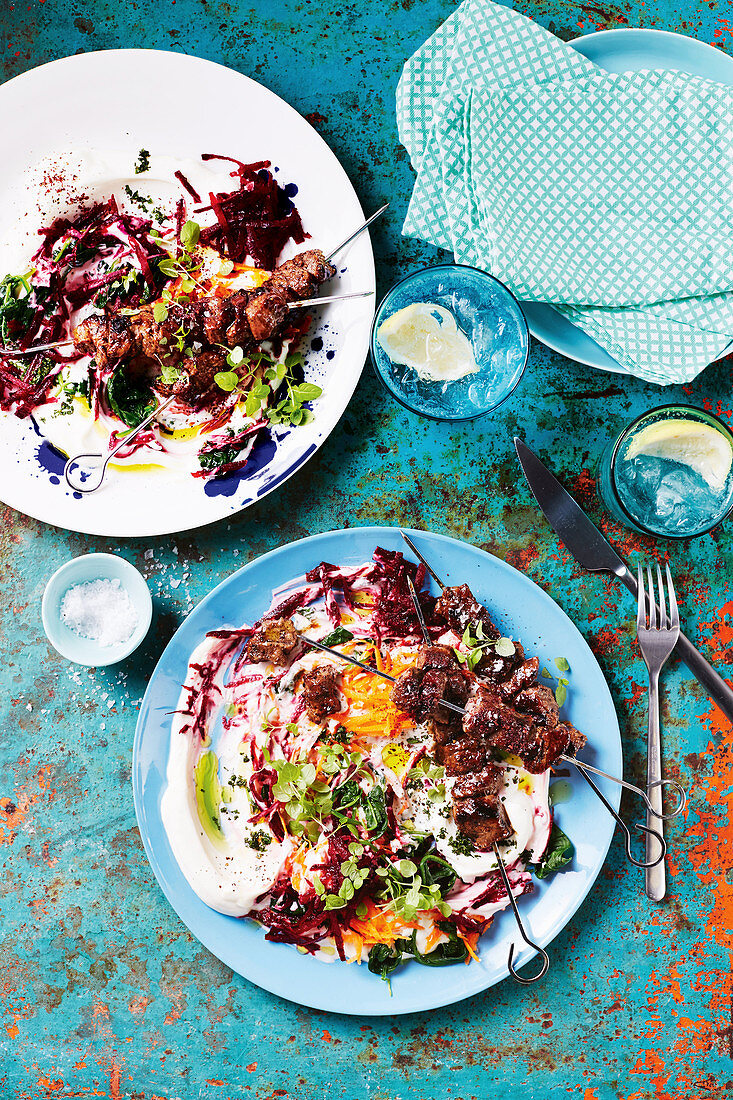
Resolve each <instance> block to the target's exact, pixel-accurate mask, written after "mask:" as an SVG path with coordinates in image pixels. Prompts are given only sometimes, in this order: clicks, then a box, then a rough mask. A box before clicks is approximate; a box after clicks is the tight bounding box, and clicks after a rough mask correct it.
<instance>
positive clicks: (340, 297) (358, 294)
mask: <svg viewBox="0 0 733 1100" xmlns="http://www.w3.org/2000/svg"><path fill="white" fill-rule="evenodd" d="M375 216H376V215H375ZM373 294H374V291H373V290H357V291H354V292H353V293H351V294H328V295H324V297H322V298H298V300H297V301H295V302H288V303H287V307H288V309H305V308H307V307H308V306H324V305H328V303H329V302H345V301H347V299H349V298H371V297H372V295H373ZM74 343H75V341H74V340H71V339H69V340H56V341H55V342H54V343H53V344H34V345H33V347H30V348H18V349H17V350H16V349H15V348H0V354H2V355H9V356H13V357H14V358H15V357H17V356H19V355H35V354H36V352H38V351H53V350H54V349H55V348H66V347H70V346H71V345H72V344H74Z"/></svg>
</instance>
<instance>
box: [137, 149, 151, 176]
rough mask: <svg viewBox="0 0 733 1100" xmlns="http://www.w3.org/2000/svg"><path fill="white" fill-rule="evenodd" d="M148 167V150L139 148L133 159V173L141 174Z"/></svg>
mask: <svg viewBox="0 0 733 1100" xmlns="http://www.w3.org/2000/svg"><path fill="white" fill-rule="evenodd" d="M149 168H150V150H149V149H141V150H140V152H139V153H138V155H137V160H136V161H135V175H136V176H141V175H142V173H143V172H147V171H148V169H149Z"/></svg>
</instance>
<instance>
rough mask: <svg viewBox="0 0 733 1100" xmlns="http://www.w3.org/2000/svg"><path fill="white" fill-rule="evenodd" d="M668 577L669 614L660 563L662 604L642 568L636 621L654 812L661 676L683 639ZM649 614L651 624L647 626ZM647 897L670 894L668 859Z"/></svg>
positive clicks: (654, 845)
mask: <svg viewBox="0 0 733 1100" xmlns="http://www.w3.org/2000/svg"><path fill="white" fill-rule="evenodd" d="M665 571H666V574H667V592H668V595H669V614H667V605H666V603H665V599H664V583H663V581H662V570H661V568H660V567H659V564H657V586H658V589H659V605H657V603H656V599H655V595H654V581H653V579H652V568H651V566H650V565H647V567H646V574H647V582H648V588H647V589H646V590H645V588H644V574H643V571H642V567H641V565H639V566H638V574H637V577H638V585H639V609H638V614H637V618H636V636H637V638H638V639H639V648H640V649H641V655H642V657H643V658H644V663H645V665H646V667H647V669H648V670H649V735H648V740H647V772H646V784H647V789H646V793H647V797H648V798H649V800H650V802H651V804H652V806H653V807H654V810H656V811H657V812H659V813H661V811H662V746H661V740H660V734H659V673H660V672H661V670H662V667H663V666H664V664H665V662H666V661H667V659H668V657H669V656H670V654H671V652H672V650H673V649H674V647H675V645H676V644H677V639H678V638H679V636H680V615H679V611H678V609H677V597H676V596H675V591H674V585H673V584H672V574H671V573H670V571H669V565H665ZM647 613H648V623H647ZM651 816H652V815H651V812H650V811H649V810H647V815H646V824H647V828H651V827H655V828H656V829H660V830H662V834H663V830H664V822H663V821H662V820H657V821H652V820H651ZM657 855H659V841H658V840H657V839H656V837H654V836H652V835H650V834H649V833H647V834H646V858H647V861H649V860H651V859H653V858H654V857H655V856H657ZM644 885H645V889H646V894H647V897H649V898H651V899H652V901H662V900H663V898H664V895H665V893H666V888H667V882H666V871H665V867H664V860H660V862H659V863H657V864H656V866H654V867H648V868H647V869H646V871H645V881H644Z"/></svg>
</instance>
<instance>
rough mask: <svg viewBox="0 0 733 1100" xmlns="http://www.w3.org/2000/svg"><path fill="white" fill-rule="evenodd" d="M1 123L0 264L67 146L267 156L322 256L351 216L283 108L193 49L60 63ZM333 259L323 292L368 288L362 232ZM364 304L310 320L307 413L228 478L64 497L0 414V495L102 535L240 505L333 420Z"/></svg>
mask: <svg viewBox="0 0 733 1100" xmlns="http://www.w3.org/2000/svg"><path fill="white" fill-rule="evenodd" d="M0 118H2V120H3V131H4V133H3V156H2V159H1V160H0V243H2V242H5V243H6V244H7V246H8V251H6V252H5V254H4V253H3V250H2V248H0V268H3V256H5V262H9V261H8V257H9V256H10V255H11V250H12V248H14V249H15V253H16V254H17V244H18V242H17V240H16V241H15V242H9V241H7V235H8V234H7V231H8V226H9V224H11V220H12V218H13V214H14V203H13V196H14V195H17V194H18V189H19V188H22V187H23V186H24V180H26V179H28V178H29V171H30V169H31V168H32V166H33V165H35V164H37V162H38V161H39V160H41V159H42V158H43V157H46V156H49V155H51V154H55V153H58V152H60V151H67V150H92V151H93V150H100V149H101V150H108V149H116V150H119V151H121V152H123V153H129V158H128V159H129V164H130V171H131V172H132V165H133V163H134V161H135V159H136V157H137V153H138V150H139V149H141V148H143V147H144V148H146V149H149V150H150V151H151V152H152V153H154V154H160V155H170V156H174V157H176V158H178V157H182V158H190V157H199V156H200V154H201V153H219V154H222V155H225V156H232V157H236V158H238V159H240V160H243V161H247V162H249V161H256V160H270V161H271V162H272V165H273V167H276V168H277V169H278V170H279V171H278V173H277V178H278V179H279V180H280V181H281V182H282V183H283V184H284V183H294V184H296V185H297V187H298V194H297V197H296V199H295V202H296V205H297V207H298V210H299V212H300V215H301V217H302V220H303V226H304V228H305V230H306V232H308V233H310V235H311V240H310V241H309V242H307V243H306V245H303V246H301V247H308V245H312V246H314V247H319V248H322V249H323V250H324V251H325V252H328V251H329V249H330V248H332V247H335V246H336V245H337V244H338V243H339V242H340V241H341V240H343V239H344V238H345V237H347V236H348V235H349V233H350V232H352V231H353V230H354V229H355V228H357V227H358V226H359V225H360V224H361V223H362V222H363V221H364V215H363V212H362V209H361V206H360V205H359V201H358V199H357V197H356V194H355V192H354V189H353V187H352V186H351V183H350V182H349V180H348V177H347V176H346V173H345V172H344V170H343V168H342V167H341V165H340V164H339V162H338V161H337V159H336V157H335V156H334V154H333V153H332V152H331V151H330V149H329V148H328V146H327V145H326V144H325V142H324V141H323V140H322V138H320V137H319V135H318V134H317V133H316V132H315V130H313V129H312V127H311V126H310V125H309V124H308V123H307V122H306V121H305V120H304V119H303V118H301V116H300V115H299V114H298V113H297V112H296V111H295V110H293V108H292V107H289V106H288V105H287V104H286V103H284V102H283V100H281V99H280V98H278V96H276V95H274V94H273V93H272V92H270V91H268V90H267V89H266V88H263V87H262V86H261V85H260V84H257V83H255V82H254V81H253V80H250V79H249V78H248V77H246V76H242V75H241V74H240V73H236V72H234V71H233V70H231V69H227V68H224V67H223V66H221V65H215V64H213V63H212V62H210V61H204V60H202V59H200V58H196V57H188V56H185V55H183V54H179V53H166V52H164V51H160V50H108V51H104V52H100V53H88V54H78V55H77V56H75V57H67V58H63V59H62V60H60V61H53V62H51V63H50V64H48V65H42V66H41V67H40V68H37V69H32V70H31V71H30V72H28V73H24V74H23V75H21V76H18V77H16V78H15V79H14V80H11V81H9V82H8V83H7V84H4V85H3V86H2V87H0ZM131 182H132V183H133V184H134V183H135V178H134V177H133V179H132V181H131ZM139 183H140V178H138V184H139ZM31 200H32V196H31V194H30V192H29V208H30V209H29V213H28V219H27V220H28V222H29V226H30V229H31V232H32V233H35V230H36V229H38V228H40V224H38V223H37V222H36V221H34V217H33V215H34V209H33V207H34V203H33V202H32V201H31ZM35 212H36V216H38V208H37V205H36V206H35ZM16 237H17V233H16ZM34 247H37V245H36V246H34ZM34 247H33V248H31V251H33V250H34ZM292 251H297V250H296V249H293V250H292ZM286 255H287V253H286ZM337 260H340V261H341V262H340V263H339V264H338V271H339V273H340V274H339V276H337V278H336V279H335V280H334V281H333V282H332V283H331V284H329V289H330V288H333V292H344V293H346V292H349V291H362V290H371V291H373V290H374V287H375V282H374V259H373V256H372V249H371V244H370V242H369V239H368V236H367V234H364V235H363V236H362V237H360V238H359V239H358V240H357V241H355V242H354V244H353V245H351V246H350V248H349V249H348V251H346V252H344V253H343V254H342V255H340V256H339V257H337ZM5 273H6V272H5V270H1V271H0V277H2V275H4V274H5ZM373 312H374V302H373V298H366V299H354V300H351V301H347V302H342V303H336V304H333V305H330V306H326V307H323V308H322V310H321V311H320V312H319V313H318V314H317V315H316V318H315V320H314V324H313V326H312V328H311V331H310V333H309V334H308V337H307V338H306V340H305V342H304V345H303V347H304V348H307V347H308V346H309V342H310V341H312V340H314V339H316V338H320V339H321V340H322V341H323V347H322V349H320V350H318V351H311V352H310V353H309V354H308V357H307V367H306V376H307V377H308V378H311V379H313V380H314V381H317V382H319V383H320V384H322V385H323V389H324V394H323V397H322V398H320V400H319V401H317V402H315V403H314V408H313V411H314V414H315V416H314V420H313V421H312V423H310V424H307V425H305V426H303V427H299V428H297V429H293V430H292V431H290V432H288V433H286V434H285V435H284V438H282V439H278V441H277V444H276V445H274V444H272V443H270V444H268V445H263V446H262V447H261V449H260V451H259V455H258V457H257V458H256V459H253V461H252V462H251V463H250V464H249V467H248V468H247V469H245V471H244V476H243V477H242V478H241V479H240V478H237V477H236V476H235V477H232V478H224V479H221V480H220V481H218V482H204V481H203V480H202V479H199V478H193V477H191V476H190V474H186V475H179V474H172V473H167V472H163V471H139V472H137V471H133V470H126V471H119V470H111V471H109V473H108V476H107V480H106V482H105V484H104V486H103V487H102V489H100V490H99V492H97V493H93V494H90V495H89V496H87V497H84V498H83V499H82V498H79V497H76V498H75V497H74V496H73V494H72V493H71V491H70V490H69V489H68V488H67V486H66V484H65V483H64V481H63V464H64V463H63V458H62V456H61V455H60V454H59V453H58V452H53V451H52V450H51V449H50V448H49V447H48V445H47V444H46V445H44V442H43V440H42V439H41V438H40V437H39V435H38V434H37V432H36V431H35V430H34V427H33V424H32V422H31V421H28V420H26V421H19V420H17V419H16V418H15V417H12V416H9V415H5V414H2V413H0V500H3V501H4V502H5V503H6V504H9V505H10V506H11V507H13V508H17V509H18V510H19V511H22V512H24V513H25V514H26V515H29V516H33V517H34V518H36V519H41V520H45V521H46V522H47V523H53V524H56V525H57V526H59V527H65V528H68V529H69V530H72V531H84V532H88V533H90V534H96V535H108V536H112V537H115V538H117V537H120V536H126V535H129V536H144V535H161V534H166V533H168V532H172V531H180V530H186V529H188V528H191V527H199V526H202V525H203V524H206V523H211V522H212V521H214V520H217V519H221V518H222V517H223V516H227V515H231V514H232V513H233V512H237V511H239V510H240V509H241V508H245V507H247V505H249V504H251V503H253V501H255V500H258V499H259V498H261V497H263V496H265V495H266V494H267V493H271V492H272V491H273V489H276V488H277V487H278V485H280V484H282V482H283V481H285V480H286V479H287V478H288V477H290V476H291V475H292V474H293V473H295V471H296V470H297V469H299V467H300V466H302V465H303V463H304V462H305V461H306V460H307V459H308V458H309V457H310V456H311V455H312V454H313V453H314V452H315V451H316V449H317V448H318V447H319V446H320V445H321V444H322V443H323V441H324V440H325V439H326V437H327V436H328V435H329V433H330V432H331V431H332V429H333V428H334V427H335V425H336V423H337V422H338V420H339V418H340V416H341V414H342V413H343V411H344V409H345V408H346V406H347V404H348V402H349V399H350V398H351V395H352V393H353V392H354V389H355V387H356V384H357V382H358V380H359V377H360V375H361V372H362V369H363V367H364V363H365V361H366V356H367V351H368V347H369V331H370V325H371V320H372V315H373ZM258 466H259V468H257V467H258Z"/></svg>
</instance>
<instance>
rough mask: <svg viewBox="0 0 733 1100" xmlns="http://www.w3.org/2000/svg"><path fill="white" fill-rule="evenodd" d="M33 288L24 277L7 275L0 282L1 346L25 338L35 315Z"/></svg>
mask: <svg viewBox="0 0 733 1100" xmlns="http://www.w3.org/2000/svg"><path fill="white" fill-rule="evenodd" d="M32 289H33V288H32V286H31V284H30V282H29V281H28V279H27V277H25V276H23V275H6V276H5V278H4V279H3V280H2V282H0V344H3V345H5V344H9V343H12V341H13V340H14V339H18V338H19V337H21V336H25V334H26V332H27V331H28V327H29V325H30V323H31V321H32V320H33V317H34V315H35V312H36V311H35V309H34V307H33V306H32V305H31V304H30V298H31V292H32Z"/></svg>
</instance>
